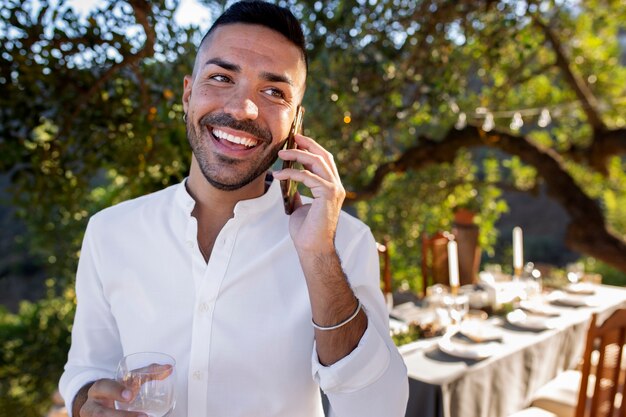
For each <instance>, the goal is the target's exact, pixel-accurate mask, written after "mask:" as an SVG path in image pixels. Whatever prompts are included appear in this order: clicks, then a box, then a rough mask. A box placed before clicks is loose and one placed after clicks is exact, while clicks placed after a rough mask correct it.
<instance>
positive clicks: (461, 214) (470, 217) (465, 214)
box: [454, 208, 476, 224]
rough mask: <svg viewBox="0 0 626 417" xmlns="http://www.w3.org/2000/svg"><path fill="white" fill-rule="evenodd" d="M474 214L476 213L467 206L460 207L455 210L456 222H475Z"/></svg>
mask: <svg viewBox="0 0 626 417" xmlns="http://www.w3.org/2000/svg"><path fill="white" fill-rule="evenodd" d="M474 216H476V213H475V212H473V211H472V210H469V209H466V208H460V209H457V210H455V211H454V222H455V223H457V224H474Z"/></svg>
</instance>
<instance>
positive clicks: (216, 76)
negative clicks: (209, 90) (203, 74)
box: [209, 74, 231, 83]
mask: <svg viewBox="0 0 626 417" xmlns="http://www.w3.org/2000/svg"><path fill="white" fill-rule="evenodd" d="M209 79H210V80H213V81H217V82H218V83H229V82H231V79H230V78H229V77H227V76H226V75H223V74H213V75H211V76H210V77H209Z"/></svg>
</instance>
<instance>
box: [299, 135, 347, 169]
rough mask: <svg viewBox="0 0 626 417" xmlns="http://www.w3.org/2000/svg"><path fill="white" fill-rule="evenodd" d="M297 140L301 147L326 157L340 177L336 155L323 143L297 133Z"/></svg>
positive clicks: (329, 164)
mask: <svg viewBox="0 0 626 417" xmlns="http://www.w3.org/2000/svg"><path fill="white" fill-rule="evenodd" d="M295 140H296V144H297V145H298V147H299V148H301V149H304V150H306V151H308V152H311V153H313V154H316V155H320V156H321V157H322V158H324V160H325V161H326V163H327V164H328V166H330V167H331V169H332V172H333V174H334V175H335V176H337V177H339V171H338V170H337V164H335V157H334V156H333V154H332V153H330V152H328V151H327V150H326V149H325V148H324V147H323V146H322V145H320V144H319V143H317V142H316V141H315V140H313V139H311V138H310V137H308V136H304V135H296V136H295Z"/></svg>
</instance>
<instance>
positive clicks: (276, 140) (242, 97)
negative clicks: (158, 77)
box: [183, 24, 306, 190]
mask: <svg viewBox="0 0 626 417" xmlns="http://www.w3.org/2000/svg"><path fill="white" fill-rule="evenodd" d="M305 79H306V68H305V64H304V59H303V57H302V54H301V52H300V50H299V49H298V48H297V47H296V46H295V45H293V44H292V43H291V42H289V41H288V40H287V39H286V38H285V37H284V36H283V35H281V34H280V33H278V32H275V31H273V30H271V29H268V28H266V27H263V26H259V25H248V24H228V25H224V26H220V27H218V28H217V29H215V30H214V31H213V32H212V34H211V35H210V37H209V38H208V39H207V40H206V41H205V43H204V45H203V46H202V47H201V49H200V51H199V52H198V58H197V59H196V65H195V68H194V75H193V76H186V77H185V81H184V88H185V90H184V94H183V106H184V109H185V113H186V114H187V137H188V139H189V143H190V144H191V148H192V150H193V154H194V156H195V158H196V160H197V161H198V165H199V166H200V169H201V171H202V173H203V174H204V176H205V178H206V179H207V180H208V181H209V183H211V184H212V185H213V186H215V187H216V188H219V189H223V190H236V189H238V188H241V187H243V186H244V185H246V184H248V183H250V182H251V181H252V180H254V179H255V178H257V177H259V176H260V175H261V174H264V173H265V171H267V169H268V168H269V167H270V166H271V165H272V163H273V162H274V161H275V160H276V156H277V153H278V150H279V149H280V147H281V146H282V143H283V141H284V139H285V138H286V137H287V135H288V134H289V128H290V126H291V123H292V121H293V119H294V117H295V113H296V107H297V105H298V104H299V103H300V101H301V100H302V96H303V94H304V84H305Z"/></svg>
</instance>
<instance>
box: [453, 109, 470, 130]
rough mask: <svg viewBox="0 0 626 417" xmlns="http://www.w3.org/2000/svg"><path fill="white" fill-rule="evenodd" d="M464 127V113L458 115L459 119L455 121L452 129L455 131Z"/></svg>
mask: <svg viewBox="0 0 626 417" xmlns="http://www.w3.org/2000/svg"><path fill="white" fill-rule="evenodd" d="M465 126H467V115H466V114H465V113H463V112H461V113H459V118H458V119H457V121H456V123H455V124H454V127H455V128H456V129H457V130H461V129H463V128H464V127H465Z"/></svg>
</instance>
